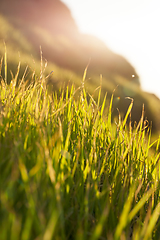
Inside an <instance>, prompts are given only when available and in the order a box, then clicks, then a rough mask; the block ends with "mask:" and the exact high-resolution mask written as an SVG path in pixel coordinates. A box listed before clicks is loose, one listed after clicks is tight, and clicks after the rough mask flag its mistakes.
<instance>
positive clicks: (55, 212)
mask: <svg viewBox="0 0 160 240" xmlns="http://www.w3.org/2000/svg"><path fill="white" fill-rule="evenodd" d="M4 63H6V64H5V70H4V77H3V78H2V76H1V83H0V112H1V113H0V239H1V240H6V239H8V240H9V239H11V240H15V239H16V240H18V239H22V240H30V239H34V240H41V239H43V240H51V239H54V240H66V239H75V240H85V239H86V240H88V239H90V240H101V239H102V240H104V239H106V240H108V239H109V240H112V239H113V240H118V239H123V240H124V239H127V240H128V239H134V240H135V239H137V240H140V239H143V240H147V239H148V240H149V239H155V240H156V239H159V234H160V221H159V215H160V203H159V200H160V190H159V189H160V181H159V180H160V172H159V159H160V153H159V148H160V137H159V138H157V139H156V140H155V141H154V142H152V141H151V136H152V135H151V128H150V127H148V122H147V121H145V119H144V109H143V106H142V114H141V118H140V120H139V122H137V123H135V124H134V126H132V124H131V119H132V107H133V103H134V99H132V98H128V103H129V104H128V109H127V111H126V113H125V116H124V117H123V118H122V116H121V114H120V113H119V114H118V117H117V118H116V119H115V120H113V119H112V105H113V101H114V94H113V95H112V96H111V98H110V99H108V96H107V94H106V95H105V96H104V97H103V100H101V92H102V89H101V85H100V86H99V87H98V88H97V89H95V90H94V92H93V94H92V95H91V94H90V93H88V91H87V90H86V87H85V84H86V81H85V79H86V72H87V69H86V70H85V71H84V76H83V79H82V81H81V86H79V87H75V86H74V85H73V84H70V83H68V84H67V85H65V86H62V87H59V89H58V90H56V91H54V90H53V89H52V90H51V89H50V87H49V85H48V84H47V81H48V79H49V76H45V68H46V65H44V63H43V62H42V59H41V70H40V73H39V75H36V74H35V73H34V72H33V74H32V77H31V78H30V79H28V80H27V74H26V71H27V69H26V71H24V74H23V76H22V77H19V72H20V65H18V67H17V72H16V74H15V75H12V80H11V81H10V83H8V84H7V60H6V56H5V57H4V60H3V59H2V61H1V70H2V64H4ZM53 74H54V72H53ZM1 75H2V74H1ZM95 93H96V94H95ZM95 96H96V97H95ZM128 121H129V125H127V122H128Z"/></svg>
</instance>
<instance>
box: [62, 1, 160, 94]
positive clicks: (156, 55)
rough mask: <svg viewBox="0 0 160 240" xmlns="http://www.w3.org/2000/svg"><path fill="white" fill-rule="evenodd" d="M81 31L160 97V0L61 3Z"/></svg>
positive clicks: (144, 86) (147, 89)
mask: <svg viewBox="0 0 160 240" xmlns="http://www.w3.org/2000/svg"><path fill="white" fill-rule="evenodd" d="M62 2H64V3H65V4H66V5H68V7H69V8H70V9H71V12H72V16H73V17H74V19H75V20H76V23H77V25H78V27H79V29H80V30H81V31H82V32H85V33H90V34H92V35H96V36H98V37H99V38H101V39H102V40H103V41H104V42H105V43H106V45H107V46H108V47H110V49H112V50H113V51H114V52H116V53H119V54H121V55H123V56H124V57H125V58H126V59H127V60H128V61H129V62H130V63H131V64H132V65H133V66H134V67H135V69H136V71H137V73H138V74H139V76H140V80H141V86H142V88H143V89H144V90H145V91H148V92H153V93H155V94H156V95H157V96H158V97H159V98H160V0H62Z"/></svg>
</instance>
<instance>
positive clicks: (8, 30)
mask: <svg viewBox="0 0 160 240" xmlns="http://www.w3.org/2000/svg"><path fill="white" fill-rule="evenodd" d="M21 24H22V25H23V22H21ZM0 26H2V28H1V32H0V57H3V56H4V54H5V53H4V52H5V47H4V41H5V43H6V46H7V64H8V68H7V69H8V70H7V72H8V74H7V81H8V82H10V80H11V79H12V73H13V74H16V72H17V67H18V63H19V62H21V66H20V69H19V79H22V77H23V74H24V72H25V69H26V66H28V68H27V70H26V76H25V79H26V80H27V79H28V80H30V79H32V75H33V72H34V74H35V75H37V76H38V75H39V74H40V73H41V67H40V66H41V64H40V59H41V50H40V46H39V45H37V47H36V48H35V45H34V44H33V43H32V42H30V41H29V40H28V38H27V36H26V35H25V34H24V33H23V31H21V30H22V29H21V28H17V27H16V26H15V25H14V24H11V20H9V19H8V18H7V17H4V16H2V15H0ZM31 32H32V33H34V34H35V35H33V36H34V37H35V38H36V39H41V41H42V42H41V43H42V52H43V60H44V61H45V54H44V50H45V47H44V49H43V46H46V45H47V47H48V49H49V50H50V53H52V51H53V53H52V55H53V56H54V57H55V58H56V59H58V57H59V58H62V59H63V60H65V58H67V56H68V53H67V54H66V53H65V51H64V49H65V48H66V46H68V50H67V51H69V52H70V55H71V52H74V54H76V55H75V56H76V58H75V59H74V58H73V59H74V62H75V63H76V64H80V61H79V60H78V59H79V58H80V59H81V57H82V56H81V54H80V49H79V50H77V51H71V50H75V49H71V46H72V45H73V44H72V42H71V41H69V39H68V38H67V37H64V36H61V35H57V36H56V37H55V36H53V35H52V34H51V33H49V32H48V31H47V30H45V29H43V28H40V27H36V26H35V25H33V26H30V32H29V33H30V34H31ZM87 39H88V40H87V41H88V45H86V46H89V41H91V44H90V47H91V48H94V47H95V49H97V47H96V42H94V43H93V42H92V39H91V38H90V37H88V38H87ZM83 44H85V42H84V43H83ZM92 45H93V46H92ZM97 45H98V43H97ZM98 46H99V45H98ZM103 47H104V46H103V45H102V47H101V48H102V49H99V47H98V49H99V50H100V52H99V55H97V59H99V58H100V55H101V52H102V50H103ZM37 48H39V50H38V52H37V50H36V49H37ZM56 48H57V51H58V52H57V54H55V49H56ZM69 49H70V50H69ZM96 51H97V50H96ZM61 52H62V53H63V56H61V55H60V56H59V54H60V53H61ZM85 53H87V49H86V50H85V51H84V52H82V55H85ZM110 54H111V53H110ZM78 57H79V58H78ZM110 57H111V58H112V55H110ZM82 59H83V57H82ZM47 60H48V59H47ZM47 60H46V63H44V65H45V64H47ZM52 60H53V59H52ZM101 60H102V59H101ZM65 61H66V60H65ZM55 62H56V61H55ZM55 62H53V61H48V64H47V67H46V69H45V71H46V75H50V77H49V81H48V82H49V84H50V87H51V88H52V89H54V90H55V89H57V90H58V89H59V88H60V87H61V86H63V85H64V83H65V84H66V85H67V84H68V82H71V83H74V85H75V87H76V88H77V87H79V86H81V79H82V74H79V71H78V70H77V69H76V68H75V69H74V70H69V69H67V68H64V67H60V66H58V65H57V64H56V63H55ZM68 62H69V60H68ZM104 62H105V61H104ZM104 62H103V61H102V62H100V63H101V64H102V66H103V64H104ZM100 63H99V65H97V66H94V69H97V70H96V71H97V72H98V68H99V74H93V72H92V71H90V70H91V69H92V68H93V66H92V68H91V65H90V64H89V66H88V71H87V76H86V83H85V85H86V90H87V91H88V92H89V93H90V94H93V93H94V97H96V96H97V91H95V92H94V90H95V89H96V88H97V87H98V86H99V85H100V84H101V85H102V94H101V96H102V97H101V102H102V101H103V98H104V96H105V94H106V92H107V94H108V99H109V98H110V97H111V95H112V93H113V92H114V96H115V97H116V98H115V100H114V103H113V113H112V114H113V116H117V117H118V111H117V108H118V109H119V111H120V112H121V114H122V115H124V114H125V112H126V111H127V108H128V100H127V99H126V97H131V98H133V99H134V106H133V111H132V112H133V114H132V121H133V125H134V122H135V121H136V122H138V121H139V120H140V117H141V111H142V105H143V103H144V104H145V117H146V118H147V119H148V120H149V122H150V123H151V122H152V130H153V131H154V132H155V133H157V132H160V100H159V99H157V98H156V97H155V96H153V95H152V94H148V93H145V92H143V91H142V90H141V88H140V86H139V85H138V84H137V82H136V81H134V80H133V81H129V80H128V78H125V77H124V76H122V75H120V73H119V74H118V73H116V72H112V73H111V72H108V73H106V74H105V76H102V77H101V76H100V75H101V73H102V72H103V71H102V70H103V68H104V66H103V67H102V69H101V67H100ZM111 63H112V61H111ZM123 64H124V62H123V61H122V65H123ZM86 65H87V61H86ZM86 65H85V64H84V62H83V67H84V69H85V67H86ZM122 69H123V71H124V66H122ZM11 71H12V73H11ZM51 72H52V74H50V73H51ZM127 74H128V73H127ZM2 76H3V77H4V62H2Z"/></svg>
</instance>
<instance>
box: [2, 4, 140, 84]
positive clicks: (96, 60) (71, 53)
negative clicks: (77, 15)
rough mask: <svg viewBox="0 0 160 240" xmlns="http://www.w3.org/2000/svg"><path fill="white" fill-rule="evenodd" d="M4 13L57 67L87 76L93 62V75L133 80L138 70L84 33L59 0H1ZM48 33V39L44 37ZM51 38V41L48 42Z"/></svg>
mask: <svg viewBox="0 0 160 240" xmlns="http://www.w3.org/2000/svg"><path fill="white" fill-rule="evenodd" d="M0 5H1V7H0V12H1V13H2V14H4V15H5V16H7V17H8V19H9V21H10V23H11V24H13V25H14V26H16V27H17V28H18V29H20V30H21V31H22V32H23V34H24V36H25V37H27V39H28V40H29V42H31V43H32V45H33V46H34V48H35V49H36V50H37V52H38V53H39V46H40V45H41V46H42V50H43V54H44V57H45V58H46V59H47V60H48V61H54V62H55V63H56V64H57V65H59V66H61V67H65V68H69V69H72V70H75V71H78V72H79V73H81V74H82V73H83V71H84V68H85V67H86V65H87V64H88V62H89V60H90V67H89V71H90V73H91V74H92V73H93V74H95V73H96V74H98V75H99V74H103V75H105V74H107V75H108V74H109V73H111V74H113V73H115V74H120V75H122V76H124V77H125V78H127V79H128V80H133V78H132V74H134V75H136V80H137V82H139V79H138V75H137V74H136V72H135V69H134V68H133V67H132V66H131V65H130V64H129V63H128V62H127V61H126V60H125V59H124V58H123V57H121V56H119V55H117V54H115V53H113V52H112V51H110V50H109V49H108V48H107V47H106V46H105V44H104V43H103V42H102V41H100V40H99V39H96V38H95V37H93V36H87V35H84V34H81V33H80V32H79V31H78V28H77V26H76V24H75V22H74V20H73V18H72V16H71V13H70V11H69V9H68V8H67V7H66V6H65V4H64V3H62V2H61V1H59V0H27V1H24V0H14V1H13V0H1V1H0ZM42 30H44V31H46V36H44V35H43V34H42ZM47 36H48V38H50V39H47Z"/></svg>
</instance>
